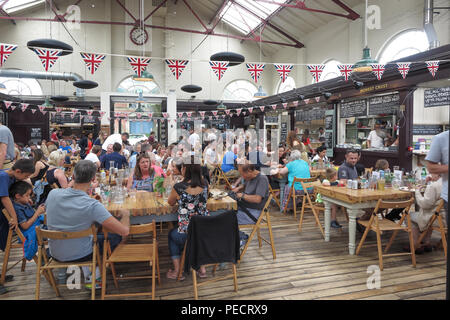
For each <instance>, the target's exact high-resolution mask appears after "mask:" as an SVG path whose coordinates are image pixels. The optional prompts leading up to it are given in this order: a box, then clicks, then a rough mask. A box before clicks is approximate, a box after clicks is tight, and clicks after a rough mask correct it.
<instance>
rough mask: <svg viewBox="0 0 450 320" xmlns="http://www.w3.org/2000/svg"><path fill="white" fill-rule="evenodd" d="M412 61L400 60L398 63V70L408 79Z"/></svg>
mask: <svg viewBox="0 0 450 320" xmlns="http://www.w3.org/2000/svg"><path fill="white" fill-rule="evenodd" d="M410 65H411V62H399V63H397V70H398V72H400V74H401V75H402V77H403V79H406V75H407V74H408V72H409V66H410Z"/></svg>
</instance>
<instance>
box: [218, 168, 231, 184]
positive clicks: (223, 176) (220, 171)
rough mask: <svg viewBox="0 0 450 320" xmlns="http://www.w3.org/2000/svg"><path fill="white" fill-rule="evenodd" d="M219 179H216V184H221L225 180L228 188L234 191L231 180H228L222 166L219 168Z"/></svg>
mask: <svg viewBox="0 0 450 320" xmlns="http://www.w3.org/2000/svg"><path fill="white" fill-rule="evenodd" d="M217 171H218V174H217V178H216V184H220V182H221V181H222V180H223V181H225V183H226V184H227V186H228V187H229V188H230V189H232V186H231V183H230V180H228V178H227V176H226V175H225V172H223V171H222V168H221V167H220V165H219V166H218V167H217Z"/></svg>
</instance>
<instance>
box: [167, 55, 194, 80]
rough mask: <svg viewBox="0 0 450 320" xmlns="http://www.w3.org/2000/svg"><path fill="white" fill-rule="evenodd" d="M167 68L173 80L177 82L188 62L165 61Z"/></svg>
mask: <svg viewBox="0 0 450 320" xmlns="http://www.w3.org/2000/svg"><path fill="white" fill-rule="evenodd" d="M165 61H166V63H167V66H168V67H169V69H170V71H172V74H173V75H174V76H175V78H176V79H177V80H178V78H180V76H181V73H182V72H183V70H184V69H185V68H186V66H187V64H188V63H189V61H188V60H172V59H166V60H165Z"/></svg>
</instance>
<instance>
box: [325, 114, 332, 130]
mask: <svg viewBox="0 0 450 320" xmlns="http://www.w3.org/2000/svg"><path fill="white" fill-rule="evenodd" d="M333 118H334V117H333V116H332V115H327V116H326V117H325V130H333V124H334V123H333Z"/></svg>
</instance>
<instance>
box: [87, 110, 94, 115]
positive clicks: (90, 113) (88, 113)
mask: <svg viewBox="0 0 450 320" xmlns="http://www.w3.org/2000/svg"><path fill="white" fill-rule="evenodd" d="M93 111H94V110H86V113H87V115H88V116H92V112H93Z"/></svg>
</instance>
